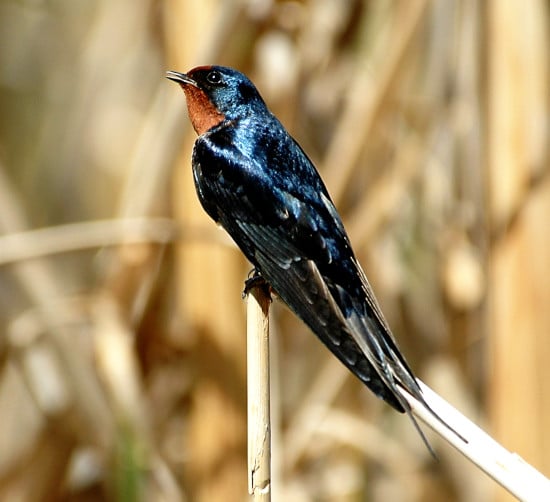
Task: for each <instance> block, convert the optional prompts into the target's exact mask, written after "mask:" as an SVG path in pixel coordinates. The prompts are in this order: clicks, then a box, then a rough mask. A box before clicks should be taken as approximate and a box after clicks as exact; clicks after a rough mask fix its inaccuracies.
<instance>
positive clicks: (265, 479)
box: [246, 286, 271, 502]
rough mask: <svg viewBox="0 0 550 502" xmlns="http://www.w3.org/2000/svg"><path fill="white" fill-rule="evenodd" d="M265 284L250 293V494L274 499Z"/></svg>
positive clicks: (262, 499) (263, 501)
mask: <svg viewBox="0 0 550 502" xmlns="http://www.w3.org/2000/svg"><path fill="white" fill-rule="evenodd" d="M270 302H271V298H270V297H269V293H268V292H267V291H265V288H263V287H257V286H255V287H252V288H251V289H250V291H249V292H248V296H247V330H246V333H247V335H246V340H247V356H246V359H247V388H248V493H249V494H250V495H251V496H252V497H251V499H252V500H253V501H255V502H269V501H270V500H271V419H270V389H269V380H270V379H269V304H270Z"/></svg>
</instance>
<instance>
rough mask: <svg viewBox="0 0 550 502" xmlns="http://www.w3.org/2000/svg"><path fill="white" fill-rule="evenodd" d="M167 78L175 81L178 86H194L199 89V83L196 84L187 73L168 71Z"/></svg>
mask: <svg viewBox="0 0 550 502" xmlns="http://www.w3.org/2000/svg"><path fill="white" fill-rule="evenodd" d="M166 78H168V79H170V80H173V81H174V82H177V83H178V84H184V85H193V86H195V87H198V84H197V82H195V81H194V80H193V79H192V78H189V77H188V76H187V75H186V74H185V73H178V72H177V71H168V72H166Z"/></svg>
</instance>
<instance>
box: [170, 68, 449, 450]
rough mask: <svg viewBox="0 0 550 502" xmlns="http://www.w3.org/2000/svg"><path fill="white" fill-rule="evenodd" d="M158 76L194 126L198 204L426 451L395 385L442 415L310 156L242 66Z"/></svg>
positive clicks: (193, 163)
mask: <svg viewBox="0 0 550 502" xmlns="http://www.w3.org/2000/svg"><path fill="white" fill-rule="evenodd" d="M167 78H169V79H170V80H173V81H174V82H177V83H178V84H179V85H180V86H181V87H182V88H183V91H184V92H185V97H186V101H187V108H188V112H189V118H190V120H191V123H192V125H193V128H194V129H195V131H196V133H197V134H198V138H197V140H196V142H195V145H194V148H193V158H192V166H193V177H194V182H195V187H196V190H197V194H198V197H199V199H200V202H201V204H202V206H203V208H204V210H205V211H206V212H207V213H208V215H209V216H210V217H211V218H212V219H213V220H214V221H215V222H216V223H218V224H220V225H221V226H222V227H223V228H224V229H225V230H226V231H227V232H228V233H229V235H230V236H231V237H232V238H233V240H234V241H235V243H236V244H237V245H238V247H239V248H240V249H241V250H242V252H243V253H244V254H245V256H246V258H247V259H248V260H249V261H250V262H251V263H252V264H253V265H254V267H255V270H256V271H257V273H259V274H260V275H261V277H262V278H263V279H264V280H265V281H267V283H268V284H269V285H270V287H271V288H272V289H273V291H274V292H275V293H276V294H277V296H279V297H280V298H281V299H282V300H283V301H284V302H285V303H286V304H287V305H288V307H290V309H291V310H292V311H293V312H294V313H295V314H296V315H297V316H298V317H299V318H300V319H302V320H303V321H304V322H305V323H306V324H307V325H308V326H309V328H310V329H311V330H312V331H313V332H314V333H315V334H316V335H317V336H318V337H319V338H320V340H321V341H322V342H323V343H324V344H325V345H326V346H327V347H328V348H329V349H330V350H331V351H332V353H333V354H334V355H335V356H336V357H337V358H338V359H339V360H340V361H341V362H342V363H343V364H344V365H345V366H347V367H348V369H349V370H350V371H351V372H352V373H353V374H354V375H355V376H357V377H358V378H359V379H360V380H361V381H362V382H363V383H364V384H365V385H366V386H367V387H368V388H369V389H371V390H372V391H373V392H374V393H375V394H376V395H377V396H378V397H379V398H381V399H383V400H384V401H386V402H387V403H388V404H390V405H391V406H392V407H393V408H395V409H396V410H397V411H399V412H402V413H403V412H406V413H407V414H408V415H409V416H410V418H411V419H412V421H413V424H414V426H415V427H416V429H417V430H418V432H419V433H420V435H421V437H422V439H423V441H424V442H425V443H426V445H427V446H428V448H429V450H430V451H432V449H431V447H430V445H429V444H428V442H427V440H426V438H425V436H424V434H423V432H422V430H421V429H420V427H419V425H418V423H417V422H416V420H415V418H414V416H413V415H412V412H411V408H410V405H409V403H408V402H407V400H406V399H405V398H404V397H403V395H402V394H401V392H400V391H399V388H403V389H405V390H406V391H407V392H408V393H409V394H411V395H412V396H414V397H415V398H416V399H417V400H418V401H420V402H421V403H423V405H424V406H426V408H428V409H429V410H430V412H431V413H433V414H434V415H435V416H436V417H437V418H438V419H439V420H440V421H441V422H442V423H445V422H443V420H441V419H440V418H439V417H438V416H437V415H436V414H435V413H434V412H433V411H432V410H431V409H430V408H429V406H428V404H427V403H426V401H425V400H424V397H423V395H422V391H421V389H420V387H419V385H418V383H417V381H416V378H415V376H414V374H413V372H412V370H411V368H410V366H409V364H408V363H407V361H406V360H405V358H404V356H403V355H402V354H401V352H400V350H399V348H398V346H397V343H396V341H395V338H394V337H393V335H392V333H391V331H390V328H389V326H388V323H387V322H386V319H385V318H384V315H383V314H382V311H381V309H380V307H379V305H378V302H377V300H376V298H375V296H374V293H373V290H372V288H371V286H370V284H369V282H368V280H367V277H366V276H365V274H364V272H363V270H362V268H361V266H360V265H359V262H358V261H357V258H356V257H355V254H354V252H353V250H352V247H351V244H350V240H349V238H348V235H347V234H346V231H345V229H344V225H343V224H342V220H341V218H340V216H339V214H338V211H337V210H336V208H335V206H334V204H333V202H332V200H331V198H330V195H329V193H328V191H327V189H326V187H325V185H324V183H323V181H322V180H321V177H320V175H319V173H318V172H317V170H316V169H315V167H314V165H313V163H312V162H311V160H310V159H309V158H308V156H307V155H306V153H305V152H304V151H303V150H302V148H301V147H300V145H299V144H298V143H297V142H296V140H294V139H293V138H292V136H291V135H290V134H289V133H288V132H287V131H286V129H285V128H284V127H283V125H282V124H281V123H280V122H279V120H277V118H276V117H275V116H274V115H273V114H272V113H271V112H270V111H269V109H268V108H267V106H266V104H265V102H264V100H263V99H262V97H261V96H260V94H259V92H258V90H257V89H256V87H255V86H254V84H253V83H252V82H251V81H250V80H249V79H248V78H247V77H246V76H245V75H243V74H242V73H240V72H238V71H236V70H234V69H232V68H227V67H222V66H200V67H197V68H194V69H193V70H191V71H189V72H188V73H186V74H185V73H178V72H175V71H169V72H168V73H167ZM445 425H447V424H445ZM447 427H449V426H447ZM449 428H450V427H449ZM451 430H452V429H451ZM432 453H433V451H432Z"/></svg>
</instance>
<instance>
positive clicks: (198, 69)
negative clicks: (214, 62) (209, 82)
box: [187, 65, 214, 77]
mask: <svg viewBox="0 0 550 502" xmlns="http://www.w3.org/2000/svg"><path fill="white" fill-rule="evenodd" d="M212 68H214V67H213V66H211V65H205V66H195V68H193V69H191V70H189V71H188V72H187V75H188V76H189V77H192V76H193V75H194V74H196V73H200V72H208V71H210V70H212Z"/></svg>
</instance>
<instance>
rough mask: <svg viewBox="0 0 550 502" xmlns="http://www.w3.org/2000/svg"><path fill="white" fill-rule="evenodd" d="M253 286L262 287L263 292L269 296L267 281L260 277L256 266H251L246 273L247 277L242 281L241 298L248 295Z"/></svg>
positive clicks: (269, 290)
mask: <svg viewBox="0 0 550 502" xmlns="http://www.w3.org/2000/svg"><path fill="white" fill-rule="evenodd" d="M253 288H260V289H262V290H263V292H264V294H265V295H266V296H268V297H270V298H271V287H270V286H269V283H268V282H267V281H266V280H265V279H264V278H263V277H262V275H261V274H260V272H259V271H258V269H257V268H253V269H252V270H251V271H250V272H249V273H248V279H246V281H244V290H243V294H242V297H243V299H244V298H246V297H247V296H248V293H250V291H251V290H252V289H253Z"/></svg>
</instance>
